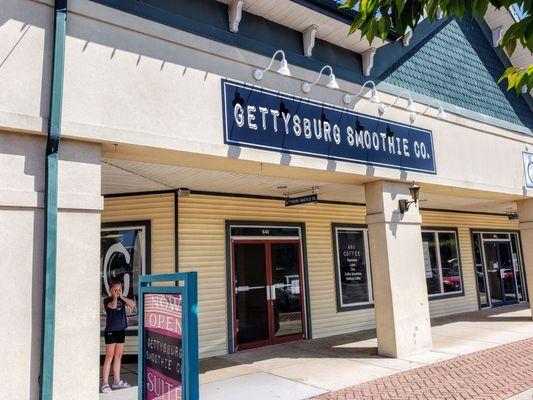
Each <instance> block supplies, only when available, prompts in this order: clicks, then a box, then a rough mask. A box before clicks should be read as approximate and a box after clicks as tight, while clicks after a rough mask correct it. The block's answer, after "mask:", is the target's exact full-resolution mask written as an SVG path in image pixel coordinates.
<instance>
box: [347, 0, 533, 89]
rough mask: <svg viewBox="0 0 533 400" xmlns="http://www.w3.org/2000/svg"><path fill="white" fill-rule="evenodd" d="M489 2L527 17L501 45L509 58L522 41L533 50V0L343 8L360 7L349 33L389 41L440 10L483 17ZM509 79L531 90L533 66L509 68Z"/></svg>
mask: <svg viewBox="0 0 533 400" xmlns="http://www.w3.org/2000/svg"><path fill="white" fill-rule="evenodd" d="M489 4H491V5H493V6H494V7H496V8H501V7H505V8H507V9H509V8H510V7H511V6H513V5H515V4H516V5H517V6H518V7H522V9H523V10H524V12H525V17H524V18H523V19H522V20H521V21H518V22H516V23H514V24H513V25H511V27H509V29H507V31H506V32H505V35H504V37H503V39H502V42H501V45H502V47H503V48H504V49H505V51H506V52H507V54H508V55H509V57H510V56H512V54H513V53H514V51H515V50H516V47H517V45H518V44H521V45H522V46H523V47H525V48H526V49H528V50H529V51H531V52H533V0H518V1H514V0H346V1H345V2H344V3H343V4H342V5H340V6H339V7H340V8H347V9H352V10H353V9H355V10H357V11H356V13H355V16H354V20H353V22H352V25H351V26H350V30H349V33H348V34H350V35H351V34H353V33H354V32H355V31H358V30H360V31H361V37H366V39H367V40H368V42H369V43H372V41H373V40H374V38H375V37H376V36H377V37H379V38H380V39H381V40H383V41H385V39H386V38H387V36H388V35H389V33H390V32H391V31H394V32H395V33H397V34H398V35H400V36H404V35H405V34H406V33H407V31H408V29H412V30H414V29H415V28H416V26H417V25H418V22H419V21H421V20H422V19H423V18H424V17H426V16H427V18H428V19H429V20H431V21H434V20H435V19H436V18H437V12H438V10H441V11H442V13H443V15H444V16H445V17H447V18H452V17H456V18H459V19H461V18H463V17H464V16H465V15H467V14H468V15H470V16H474V15H479V16H482V17H483V16H485V14H486V12H487V9H488V6H489ZM516 68H518V69H516ZM506 79H507V84H508V90H510V89H512V88H514V89H515V90H516V92H517V93H520V91H521V90H522V88H523V87H524V86H527V87H528V90H531V87H532V80H533V68H532V66H529V67H527V68H520V67H511V68H508V69H507V70H506V71H505V73H504V74H503V75H502V77H501V78H500V81H503V80H506Z"/></svg>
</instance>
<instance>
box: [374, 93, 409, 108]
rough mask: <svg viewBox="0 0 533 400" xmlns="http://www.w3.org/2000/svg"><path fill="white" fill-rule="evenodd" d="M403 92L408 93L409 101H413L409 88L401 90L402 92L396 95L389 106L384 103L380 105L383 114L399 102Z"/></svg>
mask: <svg viewBox="0 0 533 400" xmlns="http://www.w3.org/2000/svg"><path fill="white" fill-rule="evenodd" d="M402 94H407V99H408V101H409V103H412V101H413V97H412V96H411V92H409V91H408V90H404V91H403V92H400V94H399V95H398V96H396V98H395V99H394V101H393V102H392V103H390V104H389V105H388V106H386V105H384V104H382V105H381V106H380V107H379V112H380V113H382V114H383V113H384V112H385V111H386V110H387V109H388V108H390V107H393V106H394V105H395V104H396V103H397V102H398V100H400V97H402Z"/></svg>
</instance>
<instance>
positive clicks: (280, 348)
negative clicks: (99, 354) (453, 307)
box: [101, 305, 533, 400]
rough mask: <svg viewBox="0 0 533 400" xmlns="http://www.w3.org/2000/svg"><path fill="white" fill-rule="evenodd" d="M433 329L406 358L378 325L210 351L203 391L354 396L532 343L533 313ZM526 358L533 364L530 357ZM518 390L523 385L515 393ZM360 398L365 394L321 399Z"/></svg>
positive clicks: (470, 317) (286, 397)
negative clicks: (393, 350) (388, 351)
mask: <svg viewBox="0 0 533 400" xmlns="http://www.w3.org/2000/svg"><path fill="white" fill-rule="evenodd" d="M432 334H433V350H432V351H429V352H426V353H423V354H419V355H415V356H409V357H403V358H400V359H391V358H386V357H381V356H379V355H378V354H377V339H376V337H375V332H374V331H366V332H358V333H353V334H347V335H340V336H335V337H329V338H323V339H315V340H307V341H300V342H294V343H287V344H281V345H277V346H270V347H265V348H261V349H256V350H248V351H242V352H238V353H235V354H230V355H227V356H220V357H212V358H209V359H204V360H201V361H200V383H201V386H200V399H201V400H227V399H232V400H241V399H242V400H249V399H253V400H272V399H277V400H303V399H307V398H312V397H314V396H319V395H324V394H326V393H328V392H334V393H331V394H329V395H327V396H337V395H338V393H344V394H343V395H344V396H349V395H351V394H349V393H358V392H357V390H359V389H357V388H352V387H353V386H355V385H360V384H366V383H367V382H370V381H374V380H376V379H381V378H385V377H389V376H391V375H394V374H398V373H402V372H409V371H412V370H414V371H416V369H417V368H420V367H425V366H430V367H428V368H433V367H434V366H435V365H439V364H435V363H438V362H441V361H444V362H446V360H450V359H453V358H455V357H457V356H464V355H467V354H470V353H474V352H477V351H481V350H487V349H492V348H495V350H494V351H495V352H494V353H489V354H490V356H488V357H489V359H490V358H491V357H495V358H498V357H503V354H500V353H499V352H500V351H501V350H498V346H502V345H506V344H509V343H513V342H518V343H527V345H526V346H525V347H531V346H533V344H532V342H531V341H529V342H528V341H527V340H528V339H531V338H533V321H532V319H531V311H530V309H529V308H528V306H527V305H520V306H508V307H500V308H498V309H491V310H484V311H478V312H472V313H467V314H459V315H455V316H451V317H443V318H436V319H434V320H433V321H432ZM521 341H522V342H521ZM524 341H525V342H524ZM511 346H515V344H513V345H511ZM516 346H519V345H518V344H516ZM522 359H527V356H526V353H525V352H524V353H519V354H516V356H515V358H514V360H516V362H520V361H521V360H522ZM456 360H458V359H456ZM459 360H460V359H459ZM527 360H528V362H529V363H530V365H533V360H531V358H529V359H527ZM451 362H454V360H451ZM451 365H455V364H451ZM496 365H499V364H496ZM513 365H514V364H513ZM495 368H499V367H498V366H496V367H495ZM452 369H453V368H452ZM428 371H429V370H428ZM450 372H451V373H453V371H450ZM495 372H496V373H497V371H495ZM530 373H531V371H530ZM445 375H446V374H445ZM531 375H533V373H531ZM454 376H455V375H454ZM390 379H393V378H392V377H391V378H390ZM513 379H514V378H513ZM443 382H444V383H443V384H442V386H449V387H450V388H456V387H457V392H458V393H463V391H462V390H460V387H461V386H460V384H459V386H458V384H456V383H454V381H453V379H452V380H446V381H443ZM524 382H525V380H524ZM490 384H491V385H504V386H505V385H506V383H504V382H502V381H500V379H496V380H493V382H491V383H490ZM530 386H531V385H530ZM380 387H381V386H380ZM345 388H351V389H350V390H351V392H350V391H347V392H336V391H339V390H342V389H345ZM525 389H527V387H525V388H524V390H525ZM354 390H355V391H354ZM513 390H514V389H513ZM518 391H519V390H518V388H516V392H514V393H518ZM128 392H131V394H130V393H125V392H123V391H116V392H114V393H112V394H111V395H106V396H101V400H134V399H136V390H135V389H133V388H132V389H129V390H128ZM463 394H464V393H463ZM341 396H342V395H341ZM354 396H355V395H354ZM389 397H390V396H389ZM319 398H320V397H319ZM355 398H358V397H322V398H321V399H328V400H329V399H335V400H337V399H343V400H344V399H355ZM359 398H360V397H359ZM377 398H380V399H381V397H377ZM383 398H385V399H386V398H387V397H383ZM397 398H398V397H397ZM405 398H409V397H405ZM414 398H417V397H414ZM419 398H420V397H419ZM422 398H428V397H422ZM429 398H430V399H433V398H434V397H429ZM448 398H450V399H453V398H454V397H448ZM460 398H462V397H460ZM489 398H490V397H489ZM499 398H502V397H499ZM526 398H527V397H526ZM528 400H529V399H528Z"/></svg>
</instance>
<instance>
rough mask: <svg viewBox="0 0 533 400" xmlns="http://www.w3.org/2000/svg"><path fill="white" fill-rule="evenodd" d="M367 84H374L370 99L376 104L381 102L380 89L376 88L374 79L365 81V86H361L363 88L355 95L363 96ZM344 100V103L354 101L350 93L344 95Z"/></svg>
mask: <svg viewBox="0 0 533 400" xmlns="http://www.w3.org/2000/svg"><path fill="white" fill-rule="evenodd" d="M367 85H370V86H372V89H371V91H370V98H369V99H368V100H369V101H370V102H371V103H374V104H381V100H380V99H379V96H378V91H377V89H376V84H375V83H374V81H366V82H365V83H363V86H361V90H359V93H357V94H356V95H355V97H359V96H361V95H362V94H363V91H364V90H365V87H366V86H367ZM342 101H343V102H344V104H350V103H351V102H352V96H351V95H350V94H345V95H344V96H343V97H342Z"/></svg>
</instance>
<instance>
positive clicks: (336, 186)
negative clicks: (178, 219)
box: [102, 158, 516, 213]
mask: <svg viewBox="0 0 533 400" xmlns="http://www.w3.org/2000/svg"><path fill="white" fill-rule="evenodd" d="M313 187H316V188H318V198H319V200H329V201H342V202H349V203H365V192H364V186H362V185H361V184H346V183H333V182H326V181H322V180H319V179H313V177H312V176H309V179H291V178H287V177H278V176H269V175H266V174H265V175H257V174H249V173H240V172H232V171H219V170H208V169H202V168H192V167H185V166H178V165H167V164H155V163H145V162H138V161H129V160H121V159H113V158H103V159H102V193H103V194H104V195H110V194H122V193H139V192H150V191H161V190H175V189H179V188H188V189H190V190H193V191H202V192H215V193H230V194H231V193H232V194H246V195H259V196H273V197H280V198H282V197H284V196H285V195H286V194H287V193H290V194H291V195H293V194H295V195H299V194H296V193H301V194H302V195H303V194H306V193H309V192H310V190H311V188H313ZM420 199H421V204H420V206H421V207H422V208H426V209H427V208H431V209H445V210H459V211H472V212H487V213H507V212H510V211H515V210H516V203H515V202H514V201H509V200H505V199H503V200H502V199H489V198H487V197H482V195H481V194H480V195H479V197H473V196H468V197H467V196H463V195H449V194H442V193H435V190H434V188H426V190H425V188H424V186H422V190H421V192H420Z"/></svg>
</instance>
